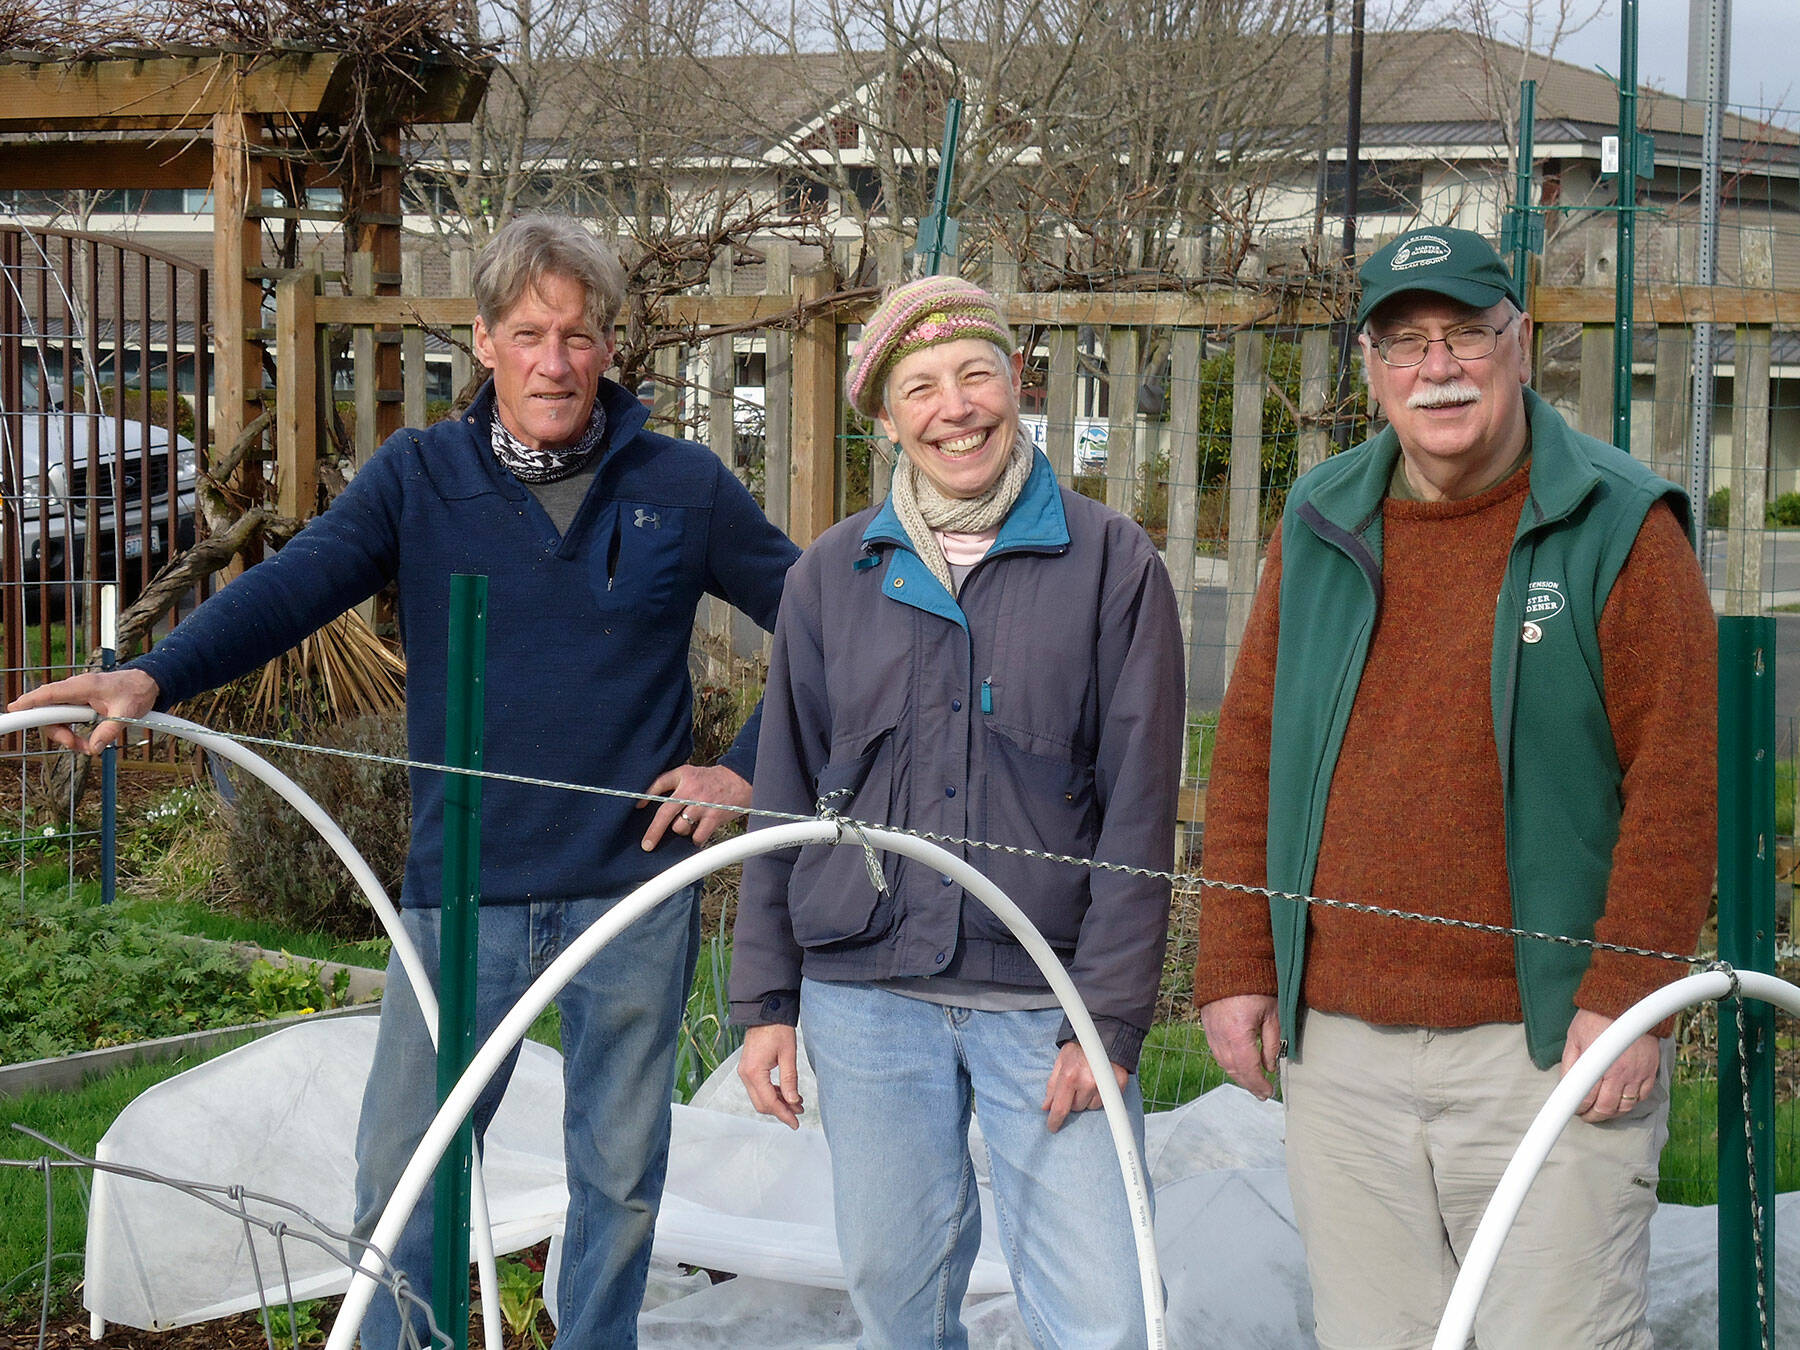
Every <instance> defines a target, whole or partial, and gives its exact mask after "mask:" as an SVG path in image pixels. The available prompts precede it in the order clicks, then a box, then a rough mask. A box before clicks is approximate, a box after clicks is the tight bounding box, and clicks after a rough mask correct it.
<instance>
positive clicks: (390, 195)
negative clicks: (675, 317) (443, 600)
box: [0, 49, 487, 447]
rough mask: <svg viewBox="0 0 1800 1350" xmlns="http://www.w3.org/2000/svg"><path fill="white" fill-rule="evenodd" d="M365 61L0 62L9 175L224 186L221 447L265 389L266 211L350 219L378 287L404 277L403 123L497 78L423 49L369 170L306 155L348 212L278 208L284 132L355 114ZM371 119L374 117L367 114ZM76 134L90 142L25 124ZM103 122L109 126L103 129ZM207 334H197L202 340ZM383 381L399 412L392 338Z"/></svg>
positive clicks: (4, 162) (219, 266) (219, 270)
mask: <svg viewBox="0 0 1800 1350" xmlns="http://www.w3.org/2000/svg"><path fill="white" fill-rule="evenodd" d="M355 76H356V69H355V62H354V59H353V58H352V57H350V56H349V55H348V54H346V53H344V52H329V51H290V50H280V49H276V50H272V51H268V52H228V51H219V50H199V49H194V50H186V51H179V52H170V51H165V50H154V51H144V52H138V53H120V52H117V51H109V52H107V53H106V54H105V55H103V56H100V57H96V58H91V59H65V58H62V57H56V56H46V57H31V56H24V57H22V56H21V55H20V54H18V53H9V54H8V56H7V60H6V63H5V64H0V183H4V184H5V185H7V186H8V187H11V188H21V189H35V190H46V191H61V190H69V189H100V190H106V189H127V190H131V189H155V188H207V189H210V190H211V193H212V198H213V265H212V276H213V303H212V306H211V315H212V323H211V337H212V348H213V370H214V385H213V396H214V415H213V428H214V444H215V445H219V446H224V447H229V446H231V445H232V444H234V443H235V442H236V441H237V440H238V438H239V437H240V436H241V434H242V433H243V431H244V429H245V428H246V427H248V426H249V425H250V423H251V422H253V421H254V420H255V418H256V417H257V416H258V414H259V412H260V411H261V408H262V402H263V375H262V360H263V339H264V337H265V334H264V331H263V329H262V326H261V325H262V322H263V319H262V306H263V294H264V292H263V283H264V281H266V280H268V279H269V269H267V268H265V267H264V266H263V249H262V240H261V234H260V232H261V229H262V223H263V221H265V220H269V219H304V220H312V221H330V222H337V223H340V224H346V225H348V226H349V227H350V228H351V229H353V231H354V234H355V238H354V239H353V240H350V241H347V242H348V243H349V244H350V245H351V246H352V247H354V248H356V249H358V250H367V251H369V252H371V253H372V254H373V256H374V260H375V273H376V275H375V282H376V292H377V294H398V293H399V289H400V227H401V198H400V178H401V172H402V167H403V166H402V162H401V156H400V137H401V130H402V128H404V127H405V126H408V125H417V124H423V123H434V122H464V121H468V120H469V119H470V118H471V117H472V116H473V115H474V112H475V109H476V107H477V105H478V104H479V103H480V101H481V98H482V95H483V94H484V93H485V91H486V87H487V78H486V74H485V71H484V70H482V69H480V68H478V67H472V66H470V65H468V64H449V63H444V64H433V63H430V62H421V63H420V64H419V65H418V66H417V67H416V68H415V69H414V71H413V72H412V76H413V78H412V79H411V81H410V82H405V81H395V82H392V83H394V84H398V85H399V86H400V87H399V88H397V89H396V88H391V87H390V88H384V89H383V90H382V91H381V96H382V98H383V104H382V107H381V109H380V117H379V122H378V123H376V130H375V131H374V133H373V134H374V137H375V140H376V148H375V150H374V153H373V154H372V155H370V156H369V157H368V165H367V172H365V173H363V174H361V175H359V176H358V182H356V183H354V184H352V183H349V182H346V181H344V178H343V176H342V175H341V173H334V172H333V170H332V168H331V167H330V166H326V165H323V164H313V165H308V166H307V167H306V182H307V185H308V186H311V187H337V188H340V189H342V190H343V193H344V196H343V204H342V207H341V208H340V209H336V210H329V211H326V210H317V209H306V208H297V207H294V206H291V205H290V206H265V205H264V204H263V189H264V188H265V187H268V186H271V185H272V183H273V181H274V172H275V170H276V169H277V167H283V168H285V167H286V165H285V164H282V163H281V162H280V161H281V160H282V159H283V158H285V159H286V163H287V164H291V163H292V154H291V151H287V150H283V149H281V148H280V147H278V146H277V144H276V141H277V140H278V138H279V133H280V132H282V131H283V130H285V129H286V128H289V127H292V126H295V125H297V124H300V123H303V122H307V121H311V122H314V123H317V122H320V121H323V122H326V123H334V122H335V123H339V124H342V123H346V122H348V121H350V120H351V119H352V118H353V117H355V116H357V115H358V111H359V110H358V109H356V108H355V107H354V106H353V105H354V100H355V99H356V98H357V96H358V95H357V84H358V81H357V79H356V78H355ZM368 120H371V121H373V120H374V119H372V118H370V119H368ZM40 132H57V133H76V134H77V135H78V136H85V137H86V139H82V140H79V141H77V142H71V141H70V140H65V139H58V140H53V141H44V140H32V139H29V138H28V133H40ZM100 133H105V134H100ZM200 340H201V337H200V335H196V341H200ZM381 363H382V364H381V369H380V374H379V386H380V388H381V389H383V390H392V391H395V392H394V396H393V400H391V401H390V400H384V401H383V402H382V403H381V404H380V405H379V408H380V412H381V413H383V414H385V415H386V418H385V420H388V421H391V422H392V423H393V426H389V427H385V428H383V430H382V434H383V435H385V434H387V432H388V431H391V430H393V429H395V428H396V427H397V426H398V418H399V413H400V408H399V404H398V402H397V399H398V390H399V388H400V350H399V347H398V346H395V345H387V346H384V347H383V348H382V351H381Z"/></svg>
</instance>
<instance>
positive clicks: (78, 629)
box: [25, 622, 87, 678]
mask: <svg viewBox="0 0 1800 1350" xmlns="http://www.w3.org/2000/svg"><path fill="white" fill-rule="evenodd" d="M43 633H44V630H43V627H42V625H40V624H35V623H32V624H27V625H25V665H26V667H27V668H28V669H30V670H34V671H35V670H38V669H40V667H39V666H38V660H39V658H40V657H41V656H42V654H43V652H42V648H41V647H40V646H39V644H40V643H41V642H42V641H43V640H44V639H43ZM71 635H72V636H73V637H74V641H75V656H74V660H73V661H71V660H70V658H69V639H70V637H71ZM86 660H87V629H86V628H85V627H84V626H83V625H82V624H81V623H79V622H77V623H75V624H73V625H69V624H62V623H54V622H53V623H52V624H51V625H50V671H49V673H50V674H51V675H53V676H56V677H58V678H60V677H62V676H64V675H71V674H73V673H74V668H75V666H77V665H80V664H82V663H84V662H85V661H86Z"/></svg>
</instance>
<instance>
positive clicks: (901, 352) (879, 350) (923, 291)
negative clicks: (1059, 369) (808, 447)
mask: <svg viewBox="0 0 1800 1350" xmlns="http://www.w3.org/2000/svg"><path fill="white" fill-rule="evenodd" d="M962 338H979V339H981V340H983V341H986V342H991V343H993V344H994V345H995V346H996V347H998V348H999V349H1000V350H1001V351H1003V352H1005V353H1006V354H1007V355H1008V356H1011V355H1012V351H1013V336H1012V330H1011V329H1009V328H1008V327H1007V326H1006V321H1005V320H1004V319H1003V318H1001V317H1000V306H999V304H998V303H997V302H996V301H995V299H994V297H993V296H991V295H989V294H988V293H987V292H986V291H984V290H982V289H981V287H979V286H977V285H976V284H975V283H974V282H972V281H964V280H963V279H962V278H961V277H920V278H919V279H918V280H917V281H909V282H907V283H906V284H905V285H904V286H899V287H896V288H895V289H894V290H892V291H889V292H888V295H887V298H886V299H884V300H883V301H882V302H881V304H880V305H878V306H877V307H876V309H875V312H874V313H873V314H871V315H870V316H869V319H868V322H867V323H865V324H864V325H863V335H862V341H861V342H859V343H857V344H856V346H855V347H853V348H851V350H850V372H849V374H847V375H846V376H845V377H844V392H845V393H847V394H848V395H849V396H850V406H851V407H853V408H855V409H856V410H857V411H858V412H859V413H861V414H862V415H863V416H864V417H874V416H875V415H876V414H877V413H879V412H880V411H881V395H882V391H883V388H884V386H885V385H886V382H887V376H888V372H889V371H890V370H892V369H893V368H894V363H895V362H897V361H899V360H900V359H901V358H902V357H906V356H911V355H912V354H913V353H914V352H922V351H924V350H925V349H926V348H927V347H936V346H938V345H939V344H941V343H945V342H956V341H958V340H960V339H962Z"/></svg>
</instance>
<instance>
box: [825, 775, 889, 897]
mask: <svg viewBox="0 0 1800 1350" xmlns="http://www.w3.org/2000/svg"><path fill="white" fill-rule="evenodd" d="M855 795H856V793H855V792H853V791H852V790H851V789H849V788H836V789H834V790H832V791H830V792H827V793H826V794H825V795H824V796H823V797H821V798H819V800H818V801H817V802H816V803H815V804H814V806H813V809H814V810H815V811H817V812H818V814H819V819H821V820H829V821H830V822H831V823H832V825H833V826H835V827H836V829H837V834H836V835H835V836H834V837H833V838H832V841H831V842H832V843H833V844H838V843H841V842H843V838H844V831H845V830H846V829H847V830H849V831H850V835H851V837H852V838H854V839H855V840H856V841H857V842H858V843H859V844H861V845H862V851H863V866H865V867H866V868H868V870H869V884H870V885H871V886H873V887H874V888H875V894H877V895H886V894H887V893H888V884H887V877H886V876H884V875H883V874H882V871H881V859H880V858H878V857H876V856H875V846H874V845H873V844H871V843H870V842H869V836H868V835H866V834H864V833H863V828H862V826H860V825H858V824H856V823H855V822H854V821H849V820H845V819H844V817H843V816H841V815H840V814H838V810H837V808H836V807H834V806H833V805H832V804H831V803H832V802H834V801H836V800H837V799H838V798H839V797H854V796H855Z"/></svg>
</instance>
